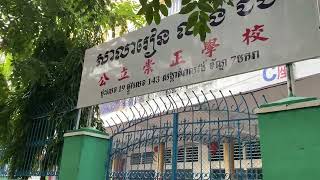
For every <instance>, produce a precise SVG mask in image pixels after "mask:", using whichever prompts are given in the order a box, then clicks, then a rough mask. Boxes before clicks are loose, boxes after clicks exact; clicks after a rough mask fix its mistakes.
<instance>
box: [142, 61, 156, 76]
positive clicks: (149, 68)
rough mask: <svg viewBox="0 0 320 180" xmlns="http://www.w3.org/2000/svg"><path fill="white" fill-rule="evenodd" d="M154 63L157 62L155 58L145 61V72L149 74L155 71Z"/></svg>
mask: <svg viewBox="0 0 320 180" xmlns="http://www.w3.org/2000/svg"><path fill="white" fill-rule="evenodd" d="M154 64H155V62H154V61H153V59H147V60H146V61H145V62H144V66H143V72H144V74H146V75H149V74H150V73H151V72H152V71H153V69H152V65H154Z"/></svg>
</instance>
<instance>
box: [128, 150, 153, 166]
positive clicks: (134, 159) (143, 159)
mask: <svg viewBox="0 0 320 180" xmlns="http://www.w3.org/2000/svg"><path fill="white" fill-rule="evenodd" d="M153 156H154V152H144V153H132V154H131V158H130V164H131V165H137V164H152V162H153Z"/></svg>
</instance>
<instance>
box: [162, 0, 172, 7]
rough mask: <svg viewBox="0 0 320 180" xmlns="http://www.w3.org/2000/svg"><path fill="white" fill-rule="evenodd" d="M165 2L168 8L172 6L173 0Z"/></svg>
mask: <svg viewBox="0 0 320 180" xmlns="http://www.w3.org/2000/svg"><path fill="white" fill-rule="evenodd" d="M164 2H165V4H166V5H167V7H168V8H171V5H172V3H171V0H164Z"/></svg>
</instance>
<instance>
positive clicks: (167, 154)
mask: <svg viewBox="0 0 320 180" xmlns="http://www.w3.org/2000/svg"><path fill="white" fill-rule="evenodd" d="M164 162H165V163H166V164H170V163H171V149H166V150H165V151H164Z"/></svg>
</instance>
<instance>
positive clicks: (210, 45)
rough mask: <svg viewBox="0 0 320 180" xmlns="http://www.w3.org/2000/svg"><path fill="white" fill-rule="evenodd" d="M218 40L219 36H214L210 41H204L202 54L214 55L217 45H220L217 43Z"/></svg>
mask: <svg viewBox="0 0 320 180" xmlns="http://www.w3.org/2000/svg"><path fill="white" fill-rule="evenodd" d="M217 40H218V39H217V38H212V39H209V41H208V42H204V43H203V45H204V49H202V54H203V53H205V54H206V55H207V56H208V57H212V56H213V55H214V52H215V51H216V49H217V47H219V46H220V44H218V43H217Z"/></svg>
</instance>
